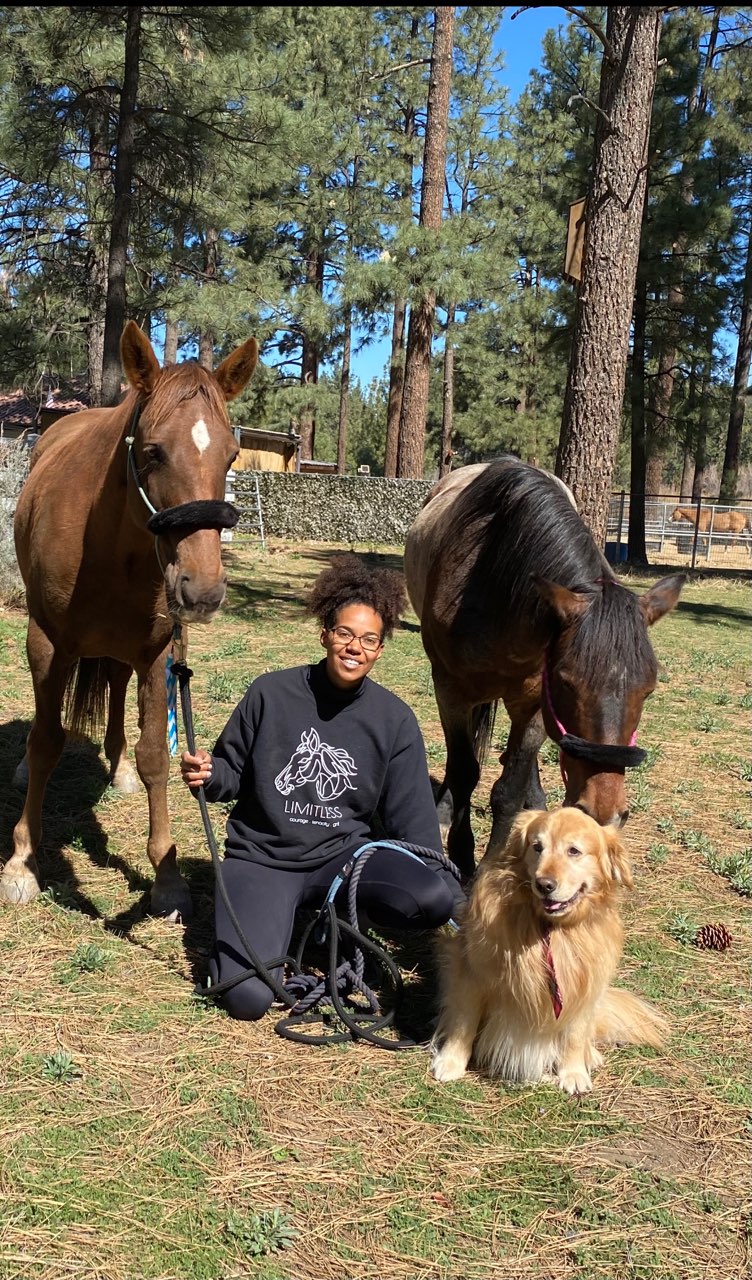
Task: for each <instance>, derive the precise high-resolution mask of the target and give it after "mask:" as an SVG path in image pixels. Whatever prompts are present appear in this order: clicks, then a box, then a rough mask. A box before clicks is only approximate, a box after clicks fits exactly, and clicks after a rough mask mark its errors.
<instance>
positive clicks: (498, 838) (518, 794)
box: [486, 702, 546, 853]
mask: <svg viewBox="0 0 752 1280" xmlns="http://www.w3.org/2000/svg"><path fill="white" fill-rule="evenodd" d="M505 705H506V707H507V712H508V714H509V718H510V720H511V725H510V729H509V737H508V739H507V745H506V748H505V750H504V755H503V757H502V758H503V761H504V767H503V769H502V773H501V777H500V778H497V780H496V782H495V783H494V784H493V787H492V788H491V812H492V814H493V826H492V827H491V835H490V837H489V840H488V847H487V849H486V853H498V852H500V850H501V849H503V848H504V845H505V844H506V842H507V837H508V835H509V831H510V828H511V826H512V823H513V821H514V819H515V817H516V816H517V814H518V813H519V812H520V810H522V809H545V808H546V793H545V791H544V790H543V788H542V786H541V780H540V774H539V772H538V752H539V751H540V748H541V745H542V743H543V739H544V738H545V736H546V731H545V729H544V728H543V719H542V717H541V714H540V711H536V712H535V713H534V714H532V715H531V714H530V711H529V710H527V711H525V712H521V710H520V708H519V707H516V706H514V705H513V704H511V702H509V703H507V702H505Z"/></svg>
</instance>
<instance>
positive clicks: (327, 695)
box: [308, 658, 368, 707]
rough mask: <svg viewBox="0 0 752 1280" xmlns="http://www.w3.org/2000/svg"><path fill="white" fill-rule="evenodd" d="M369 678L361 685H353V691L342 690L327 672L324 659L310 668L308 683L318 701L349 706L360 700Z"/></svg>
mask: <svg viewBox="0 0 752 1280" xmlns="http://www.w3.org/2000/svg"><path fill="white" fill-rule="evenodd" d="M367 679H368V677H367V676H363V679H362V680H361V681H360V683H359V684H357V685H353V687H352V688H351V689H340V688H338V687H337V685H336V684H332V682H331V680H330V679H329V676H328V675H327V671H326V658H322V659H321V661H320V662H314V663H311V665H310V667H309V668H308V683H309V684H310V686H311V689H312V691H313V693H314V695H315V697H316V700H317V701H318V699H319V698H323V699H324V700H325V701H326V702H329V703H335V704H336V705H338V706H342V707H344V706H347V705H348V703H350V702H355V700H356V698H360V697H362V695H363V692H364V690H365V687H366V680H367Z"/></svg>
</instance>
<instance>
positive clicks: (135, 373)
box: [120, 320, 258, 622]
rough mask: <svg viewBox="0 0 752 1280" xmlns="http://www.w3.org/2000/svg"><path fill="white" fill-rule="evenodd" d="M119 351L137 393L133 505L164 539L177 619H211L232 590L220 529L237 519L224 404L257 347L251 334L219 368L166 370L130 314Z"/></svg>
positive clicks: (190, 365)
mask: <svg viewBox="0 0 752 1280" xmlns="http://www.w3.org/2000/svg"><path fill="white" fill-rule="evenodd" d="M120 352H121V357H122V362H123V369H124V371H125V374H126V377H127V378H128V382H129V383H130V385H131V387H132V388H133V391H134V392H135V396H131V397H129V398H128V400H127V401H126V403H128V404H129V405H130V406H131V407H132V411H133V412H132V417H131V419H130V426H129V428H128V433H129V434H128V437H127V442H128V448H129V451H130V452H129V458H130V462H131V465H130V466H129V468H128V471H127V474H128V483H129V486H130V492H129V495H128V504H129V505H128V509H129V511H130V512H131V514H132V516H133V518H134V519H135V520H136V522H137V523H138V524H139V525H140V526H141V527H142V528H143V527H144V525H146V526H147V527H148V528H149V529H150V531H151V533H152V535H153V536H154V537H155V538H156V539H157V555H158V558H159V563H160V566H161V567H162V570H163V575H164V582H165V589H166V593H167V603H168V607H169V611H170V614H171V616H172V618H173V619H174V620H175V621H179V622H205V621H208V620H209V618H211V616H212V615H213V614H214V613H215V612H216V610H217V609H218V608H219V606H220V605H221V604H222V602H223V600H224V597H225V591H226V587H227V576H226V574H225V571H224V569H223V567H222V561H221V546H220V536H219V531H220V529H221V528H223V527H229V526H231V525H232V524H234V523H235V521H236V519H237V514H236V513H235V512H234V509H233V508H231V507H229V506H228V504H227V503H225V502H224V495H225V477H226V475H227V471H228V468H229V467H230V464H231V463H232V461H233V460H234V458H235V457H236V456H237V453H238V446H237V442H236V440H235V437H234V436H233V433H232V429H231V427H230V420H229V417H228V415H227V409H226V407H225V406H226V402H227V401H228V400H232V399H234V398H235V396H237V395H239V394H240V392H241V391H242V390H243V387H244V386H245V385H246V383H247V382H248V379H249V378H250V376H251V374H252V373H253V370H254V368H255V367H256V361H257V359H258V344H257V342H256V340H255V338H249V339H248V341H247V342H244V343H243V344H242V346H240V347H237V348H236V350H235V351H233V352H232V353H231V354H230V355H229V356H227V358H226V359H225V360H223V361H222V363H221V364H220V365H219V367H218V368H217V369H216V370H215V371H214V373H209V372H208V371H207V370H205V369H203V368H201V366H200V365H198V364H195V363H194V362H193V361H188V362H186V363H183V364H177V365H170V366H168V367H166V368H164V369H163V368H161V366H160V364H159V361H158V360H157V357H156V356H155V354H154V351H153V349H152V346H151V343H150V342H149V339H148V338H147V337H146V335H145V334H144V333H143V332H142V331H141V329H139V327H138V325H137V324H136V323H135V322H134V321H133V320H130V321H129V322H128V324H127V325H126V326H125V329H124V330H123V336H122V339H121V343H120ZM124 466H125V463H124ZM149 511H151V512H152V515H151V519H150V520H148V523H147V517H148V514H149Z"/></svg>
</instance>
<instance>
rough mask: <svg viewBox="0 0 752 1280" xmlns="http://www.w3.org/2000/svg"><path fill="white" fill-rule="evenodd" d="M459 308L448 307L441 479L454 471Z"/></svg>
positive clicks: (442, 407)
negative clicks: (453, 448) (455, 318)
mask: <svg viewBox="0 0 752 1280" xmlns="http://www.w3.org/2000/svg"><path fill="white" fill-rule="evenodd" d="M456 313H457V308H456V307H455V305H454V303H453V302H452V303H450V304H449V306H448V307H447V322H446V332H445V336H444V378H443V381H442V387H441V456H440V458H439V477H441V476H445V475H448V474H449V472H450V471H451V470H452V433H453V431H454V342H453V340H452V333H453V330H454V317H455V315H456Z"/></svg>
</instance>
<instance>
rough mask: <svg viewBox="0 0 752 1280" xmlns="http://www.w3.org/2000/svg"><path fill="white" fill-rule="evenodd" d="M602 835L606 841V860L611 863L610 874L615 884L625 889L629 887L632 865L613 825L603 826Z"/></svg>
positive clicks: (630, 884) (630, 885)
mask: <svg viewBox="0 0 752 1280" xmlns="http://www.w3.org/2000/svg"><path fill="white" fill-rule="evenodd" d="M603 836H604V839H605V841H606V849H607V852H608V860H609V863H610V864H611V875H612V876H613V878H614V880H615V881H616V883H617V884H623V885H624V887H625V889H631V888H632V884H633V880H632V867H631V864H630V861H629V857H628V855H627V851H626V849H625V848H624V845H623V844H622V842H621V840H620V839H619V836H618V835H617V832H616V828H615V827H604V829H603Z"/></svg>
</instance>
